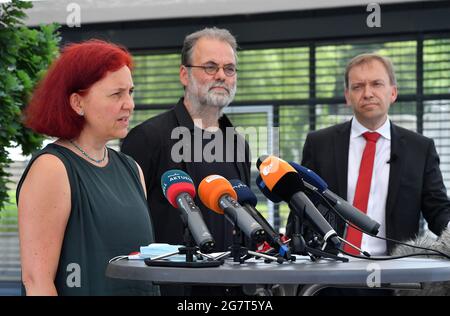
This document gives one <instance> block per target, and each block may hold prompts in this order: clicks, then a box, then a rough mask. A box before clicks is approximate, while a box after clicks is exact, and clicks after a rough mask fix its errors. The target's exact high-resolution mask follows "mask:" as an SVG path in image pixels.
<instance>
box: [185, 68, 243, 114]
mask: <svg viewBox="0 0 450 316" xmlns="http://www.w3.org/2000/svg"><path fill="white" fill-rule="evenodd" d="M189 80H190V85H188V86H187V87H186V92H185V96H186V98H187V99H188V100H189V102H190V103H191V105H192V107H193V111H194V113H195V114H196V115H198V116H200V117H204V116H205V115H206V116H209V113H210V112H213V113H217V112H216V111H217V109H218V110H219V111H218V117H217V119H218V118H220V117H221V116H222V115H223V109H224V108H225V107H227V106H228V105H229V104H230V103H231V101H233V99H234V96H235V94H236V85H235V86H234V87H231V88H230V89H229V95H226V94H219V93H215V92H214V91H208V90H209V88H210V86H209V87H208V88H207V89H202V88H200V87H199V84H198V82H197V81H196V80H195V78H193V77H192V76H191V74H189ZM214 84H216V85H217V83H214ZM221 85H223V84H221ZM226 88H227V89H228V87H226ZM200 90H206V91H200Z"/></svg>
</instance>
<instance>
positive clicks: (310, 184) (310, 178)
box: [289, 162, 380, 235]
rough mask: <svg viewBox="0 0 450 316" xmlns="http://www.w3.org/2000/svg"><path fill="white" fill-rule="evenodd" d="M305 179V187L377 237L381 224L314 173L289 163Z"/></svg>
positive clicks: (343, 215) (347, 218)
mask: <svg viewBox="0 0 450 316" xmlns="http://www.w3.org/2000/svg"><path fill="white" fill-rule="evenodd" d="M289 164H290V165H291V166H292V167H294V169H295V170H296V171H297V172H298V174H299V175H300V177H301V178H302V179H303V181H304V184H305V187H306V188H307V189H310V190H311V191H315V190H317V191H319V193H321V194H322V195H323V196H324V197H325V198H327V200H328V201H330V202H331V204H332V205H333V207H334V208H335V209H336V211H337V212H338V213H339V214H341V215H342V217H344V218H345V219H346V220H348V221H349V222H351V223H352V224H354V225H356V226H358V227H359V228H361V229H362V230H364V231H366V232H369V233H370V234H373V235H377V234H378V229H379V228H380V224H379V223H378V222H376V221H374V220H373V219H371V218H370V217H369V216H367V215H366V214H364V213H363V212H361V211H360V210H358V209H357V208H356V207H354V206H353V205H351V204H350V203H348V202H347V201H346V200H344V199H343V198H341V197H340V196H338V195H337V194H336V193H333V192H332V191H330V190H329V189H328V185H327V183H326V182H325V181H324V180H323V179H322V178H321V177H319V175H317V174H316V173H315V172H314V171H312V170H310V169H308V168H305V167H303V166H301V165H299V164H297V163H295V162H290V163H289Z"/></svg>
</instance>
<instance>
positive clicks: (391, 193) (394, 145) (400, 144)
mask: <svg viewBox="0 0 450 316" xmlns="http://www.w3.org/2000/svg"><path fill="white" fill-rule="evenodd" d="M406 154H407V153H406V145H405V140H404V138H403V135H401V134H400V131H399V129H398V128H397V127H396V126H395V125H394V124H393V123H392V122H391V159H390V161H391V162H390V170H389V188H388V196H387V201H386V223H388V222H389V220H388V219H389V217H390V216H391V214H392V212H393V211H394V209H393V208H394V205H395V202H396V199H397V192H398V189H399V187H400V178H401V174H402V168H403V165H404V163H403V159H404V157H405V155H406Z"/></svg>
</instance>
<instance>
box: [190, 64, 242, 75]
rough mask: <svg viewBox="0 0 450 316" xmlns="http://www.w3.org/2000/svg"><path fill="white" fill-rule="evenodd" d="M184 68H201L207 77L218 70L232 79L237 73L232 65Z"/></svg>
mask: <svg viewBox="0 0 450 316" xmlns="http://www.w3.org/2000/svg"><path fill="white" fill-rule="evenodd" d="M184 66H185V67H189V68H202V69H203V70H204V71H205V72H206V73H207V74H208V75H215V74H216V73H217V72H218V71H219V69H220V68H222V69H223V72H224V74H225V75H226V76H227V77H232V76H234V75H235V74H236V72H237V69H236V66H234V65H225V66H222V67H219V65H206V66H194V65H184Z"/></svg>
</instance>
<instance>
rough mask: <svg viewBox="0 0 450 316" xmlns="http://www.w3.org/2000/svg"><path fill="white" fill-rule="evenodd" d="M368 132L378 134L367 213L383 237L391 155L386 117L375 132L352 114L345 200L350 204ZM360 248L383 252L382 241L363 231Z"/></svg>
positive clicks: (374, 253)
mask: <svg viewBox="0 0 450 316" xmlns="http://www.w3.org/2000/svg"><path fill="white" fill-rule="evenodd" d="M368 131H369V132H377V133H379V134H380V135H381V137H380V138H379V139H378V141H377V145H376V151H375V160H374V165H373V174H372V181H371V184H370V194H369V202H368V205H367V215H368V216H369V217H370V218H372V219H373V220H375V221H377V222H378V223H380V229H379V232H378V235H377V236H380V237H386V200H387V195H388V187H389V170H390V164H389V163H388V161H389V159H390V157H391V123H390V121H389V118H388V119H387V120H386V122H385V123H384V124H383V125H382V126H381V127H380V128H378V129H377V130H376V131H371V130H369V129H367V128H366V127H364V126H363V125H361V123H359V122H358V120H357V119H356V117H353V120H352V126H351V133H350V147H349V155H348V176H347V201H348V202H349V203H352V204H353V199H354V197H355V190H356V183H357V181H358V175H359V166H360V164H361V157H362V154H363V151H364V148H365V146H366V140H365V138H364V136H363V134H364V133H365V132H368ZM361 249H363V250H365V251H368V252H369V253H370V254H371V255H385V254H386V253H387V245H386V241H384V240H380V239H377V238H373V237H370V236H368V235H366V234H363V238H362V242H361Z"/></svg>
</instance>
